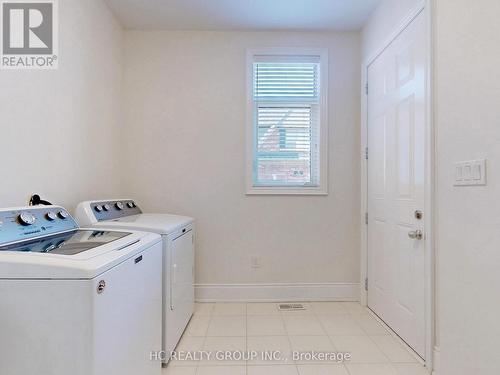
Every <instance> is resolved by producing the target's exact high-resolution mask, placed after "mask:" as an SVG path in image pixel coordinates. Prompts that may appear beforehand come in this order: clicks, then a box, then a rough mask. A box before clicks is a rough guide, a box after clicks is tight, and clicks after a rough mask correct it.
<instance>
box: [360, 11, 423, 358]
mask: <svg viewBox="0 0 500 375" xmlns="http://www.w3.org/2000/svg"><path fill="white" fill-rule="evenodd" d="M425 35H426V28H425V17H424V15H423V14H420V15H419V16H418V17H417V18H416V19H415V20H414V21H413V22H412V23H411V24H410V25H409V26H408V27H407V28H406V29H405V30H404V31H403V32H402V33H401V34H400V35H399V36H398V37H397V38H396V39H395V40H394V41H393V42H392V43H391V44H390V45H389V46H388V48H387V49H386V50H385V51H384V52H383V53H382V54H381V55H380V56H379V57H378V58H377V59H376V60H375V61H374V62H373V63H372V64H371V65H370V66H369V67H368V85H369V86H368V87H369V94H368V150H369V160H368V218H369V221H368V285H369V288H368V306H369V308H370V309H372V310H373V311H374V312H375V313H376V314H377V315H378V316H379V317H380V318H381V319H383V320H384V321H385V322H386V323H387V325H389V326H390V327H391V328H392V329H393V330H394V331H395V332H396V333H397V334H398V335H399V336H400V337H401V338H402V339H403V340H405V341H406V342H407V343H408V345H410V346H411V347H412V348H413V349H414V350H415V351H416V352H417V353H418V354H419V355H420V356H421V357H424V354H425V315H424V311H425V290H424V287H425V282H424V281H425V269H424V240H423V238H420V237H419V233H420V232H421V233H422V236H424V235H425V234H424V233H423V231H424V221H425V212H423V209H424V188H425V183H426V182H425V170H424V160H425V122H426V116H425V113H426V41H425ZM419 211H420V212H422V217H421V218H419V217H418V216H419V215H418V212H419ZM419 231H420V232H419Z"/></svg>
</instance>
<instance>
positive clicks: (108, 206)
mask: <svg viewBox="0 0 500 375" xmlns="http://www.w3.org/2000/svg"><path fill="white" fill-rule="evenodd" d="M102 208H103V209H104V211H109V210H111V206H110V205H109V204H105V205H104V206H102Z"/></svg>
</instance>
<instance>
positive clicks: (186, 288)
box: [167, 226, 194, 347]
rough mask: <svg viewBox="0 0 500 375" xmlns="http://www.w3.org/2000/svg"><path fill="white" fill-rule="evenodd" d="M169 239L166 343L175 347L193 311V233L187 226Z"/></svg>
mask: <svg viewBox="0 0 500 375" xmlns="http://www.w3.org/2000/svg"><path fill="white" fill-rule="evenodd" d="M169 237H170V238H169V246H170V252H171V262H170V314H169V315H170V316H171V320H170V321H169V328H167V330H168V331H169V332H168V338H167V341H170V339H172V340H174V341H175V343H174V344H173V345H174V346H175V344H177V342H178V340H179V338H180V337H181V335H182V333H183V332H184V329H185V328H186V325H187V323H188V322H189V319H190V318H191V315H192V314H193V310H194V246H193V244H194V233H193V229H192V227H190V226H189V227H186V228H184V229H182V230H181V231H179V232H178V233H177V234H175V235H172V236H169ZM167 347H171V346H170V345H168V346H167Z"/></svg>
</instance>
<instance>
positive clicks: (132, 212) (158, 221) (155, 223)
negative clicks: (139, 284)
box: [75, 199, 195, 362]
mask: <svg viewBox="0 0 500 375" xmlns="http://www.w3.org/2000/svg"><path fill="white" fill-rule="evenodd" d="M75 217H76V220H77V221H78V222H79V223H80V225H83V226H92V227H98V228H108V229H125V230H140V231H148V232H153V233H157V234H160V235H161V236H162V238H163V319H164V320H163V341H162V342H163V345H162V349H163V350H164V351H165V353H166V354H167V358H166V360H165V362H168V355H169V354H170V352H171V351H173V350H174V349H175V347H176V346H177V343H178V342H179V339H180V337H181V336H182V333H183V332H184V330H185V328H186V326H187V324H188V323H189V320H190V319H191V316H192V315H193V311H194V230H195V228H194V220H193V218H190V217H186V216H178V215H168V214H148V213H143V212H142V210H141V209H140V208H139V207H138V206H137V204H136V203H135V202H134V201H133V200H131V199H109V200H99V201H87V202H82V203H80V204H79V205H78V206H77V208H76V213H75Z"/></svg>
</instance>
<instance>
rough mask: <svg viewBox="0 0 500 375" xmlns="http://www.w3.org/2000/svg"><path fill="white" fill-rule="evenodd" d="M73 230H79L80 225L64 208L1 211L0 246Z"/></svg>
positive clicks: (28, 208)
mask: <svg viewBox="0 0 500 375" xmlns="http://www.w3.org/2000/svg"><path fill="white" fill-rule="evenodd" d="M72 229H78V224H77V223H76V221H75V220H74V219H73V218H72V217H71V215H70V214H69V213H68V211H67V210H66V209H64V208H63V207H59V206H32V207H22V208H13V209H0V244H6V243H11V242H17V241H23V240H28V239H31V238H34V237H40V236H47V235H51V234H56V233H60V232H64V231H68V230H72Z"/></svg>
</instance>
